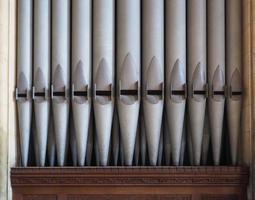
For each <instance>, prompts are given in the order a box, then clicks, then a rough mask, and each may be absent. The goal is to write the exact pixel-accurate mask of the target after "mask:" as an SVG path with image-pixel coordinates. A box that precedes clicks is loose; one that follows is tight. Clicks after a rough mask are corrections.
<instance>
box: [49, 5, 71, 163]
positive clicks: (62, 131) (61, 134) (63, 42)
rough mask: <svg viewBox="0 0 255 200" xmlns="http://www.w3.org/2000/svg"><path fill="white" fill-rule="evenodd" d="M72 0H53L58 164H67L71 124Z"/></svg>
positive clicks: (55, 128) (54, 113)
mask: <svg viewBox="0 0 255 200" xmlns="http://www.w3.org/2000/svg"><path fill="white" fill-rule="evenodd" d="M69 40H70V2H69V0H54V1H52V86H51V87H52V88H51V98H52V107H53V117H54V130H55V140H56V150H57V160H58V165H59V166H63V165H64V164H65V154H66V149H67V144H68V142H67V138H68V124H69V84H70V62H69V60H70V56H69V55H70V51H69V50H70V44H69Z"/></svg>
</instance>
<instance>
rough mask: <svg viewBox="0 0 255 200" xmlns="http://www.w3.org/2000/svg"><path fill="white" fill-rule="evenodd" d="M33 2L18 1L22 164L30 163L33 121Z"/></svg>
mask: <svg viewBox="0 0 255 200" xmlns="http://www.w3.org/2000/svg"><path fill="white" fill-rule="evenodd" d="M32 7H33V6H32V0H20V1H18V9H17V11H18V32H17V89H16V100H17V107H18V127H19V137H20V151H21V164H22V166H24V167H26V166H27V162H28V153H29V152H28V151H29V139H30V131H31V119H32V101H31V87H32Z"/></svg>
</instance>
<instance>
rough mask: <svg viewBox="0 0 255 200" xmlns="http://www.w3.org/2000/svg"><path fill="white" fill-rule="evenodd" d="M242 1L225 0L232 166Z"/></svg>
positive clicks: (238, 115) (236, 137)
mask: <svg viewBox="0 0 255 200" xmlns="http://www.w3.org/2000/svg"><path fill="white" fill-rule="evenodd" d="M241 15H242V0H226V81H227V86H228V89H229V90H228V98H227V118H228V119H227V120H228V129H229V137H230V151H231V159H232V164H233V165H236V164H237V156H238V155H237V154H238V145H239V144H238V141H239V136H240V127H241V125H240V120H241V106H242V96H241V95H242V32H241V31H242V17H241Z"/></svg>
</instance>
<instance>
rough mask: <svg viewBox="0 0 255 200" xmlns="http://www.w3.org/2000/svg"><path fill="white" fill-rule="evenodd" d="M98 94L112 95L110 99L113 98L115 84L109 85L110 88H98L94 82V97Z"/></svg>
mask: <svg viewBox="0 0 255 200" xmlns="http://www.w3.org/2000/svg"><path fill="white" fill-rule="evenodd" d="M97 96H107V97H110V100H111V101H112V100H113V85H112V84H110V85H109V90H97V85H96V83H95V84H94V91H93V97H94V99H95V100H96V99H97Z"/></svg>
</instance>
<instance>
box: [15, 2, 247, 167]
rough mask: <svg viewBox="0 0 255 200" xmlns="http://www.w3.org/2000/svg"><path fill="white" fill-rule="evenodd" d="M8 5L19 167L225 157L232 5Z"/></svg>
mask: <svg viewBox="0 0 255 200" xmlns="http://www.w3.org/2000/svg"><path fill="white" fill-rule="evenodd" d="M115 2H116V5H115ZM17 5H18V7H17V12H18V13H17V17H18V24H17V88H16V90H15V95H16V100H17V114H18V116H17V117H18V130H19V136H20V137H19V138H20V150H21V165H22V166H27V165H30V164H31V163H28V160H31V161H33V155H35V164H36V166H42V167H43V166H45V165H46V164H47V165H49V166H54V165H55V164H57V165H58V166H64V165H66V164H67V163H71V162H72V165H73V166H76V165H79V166H84V165H88V166H91V165H101V166H106V165H114V166H118V165H127V166H129V165H136V166H138V165H143V166H144V165H152V166H156V165H175V166H178V165H183V164H184V163H185V164H186V163H187V161H188V159H189V161H190V164H191V165H200V162H202V165H206V164H207V163H211V162H213V163H214V165H220V164H221V163H220V161H221V155H222V152H223V151H222V148H224V150H225V149H226V148H227V151H230V154H231V161H232V164H233V165H236V164H237V162H238V150H239V148H238V146H239V137H240V131H241V130H240V127H241V124H240V123H241V122H240V121H241V109H242V95H243V87H242V57H241V56H242V41H241V40H242V34H241V30H242V23H241V22H242V21H241V20H242V18H241V14H242V13H241V6H242V0H213V1H206V0H189V1H186V0H165V1H164V0H119V1H115V0H94V1H92V0H75V1H70V0H54V1H52V2H51V1H50V0H44V1H39V0H37V1H32V0H20V1H18V4H17ZM115 10H116V13H115ZM92 15H93V16H92ZM115 15H116V20H115ZM71 20H72V21H71ZM115 25H116V28H115ZM115 32H116V34H115ZM115 41H116V42H115ZM115 44H116V49H115ZM115 54H116V55H115ZM70 59H71V60H70ZM115 60H116V68H115ZM70 61H71V62H70ZM207 79H208V81H207ZM115 85H116V86H115ZM115 93H116V94H115ZM207 99H208V101H207ZM141 100H142V101H141ZM225 100H226V103H225ZM32 102H33V104H32ZM186 102H187V110H186ZM32 106H34V107H32ZM70 106H72V107H71V111H72V112H70V111H69V108H70ZM225 107H226V114H225V113H224V111H225ZM32 108H34V110H32ZM32 111H33V112H32ZM69 116H70V117H69ZM224 117H225V118H226V121H227V125H228V127H227V128H228V129H227V131H228V133H229V134H228V136H229V137H228V139H229V143H230V146H229V147H223V146H222V137H223V129H224V127H225V125H224V124H223V123H224V121H225V118H224ZM30 137H31V141H30ZM31 143H32V144H31ZM210 145H212V146H211V147H212V151H211V148H209V146H210ZM30 146H31V147H32V150H33V151H34V152H33V155H29V153H30V152H31V150H30V151H29V147H30ZM68 153H69V154H70V155H68ZM187 153H188V155H186V154H187ZM210 154H212V155H210ZM226 154H228V153H226ZM46 155H47V156H46ZM31 158H32V159H31ZM46 158H48V161H47V162H46ZM55 158H57V160H56V161H57V163H56V161H55ZM211 158H212V160H211Z"/></svg>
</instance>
